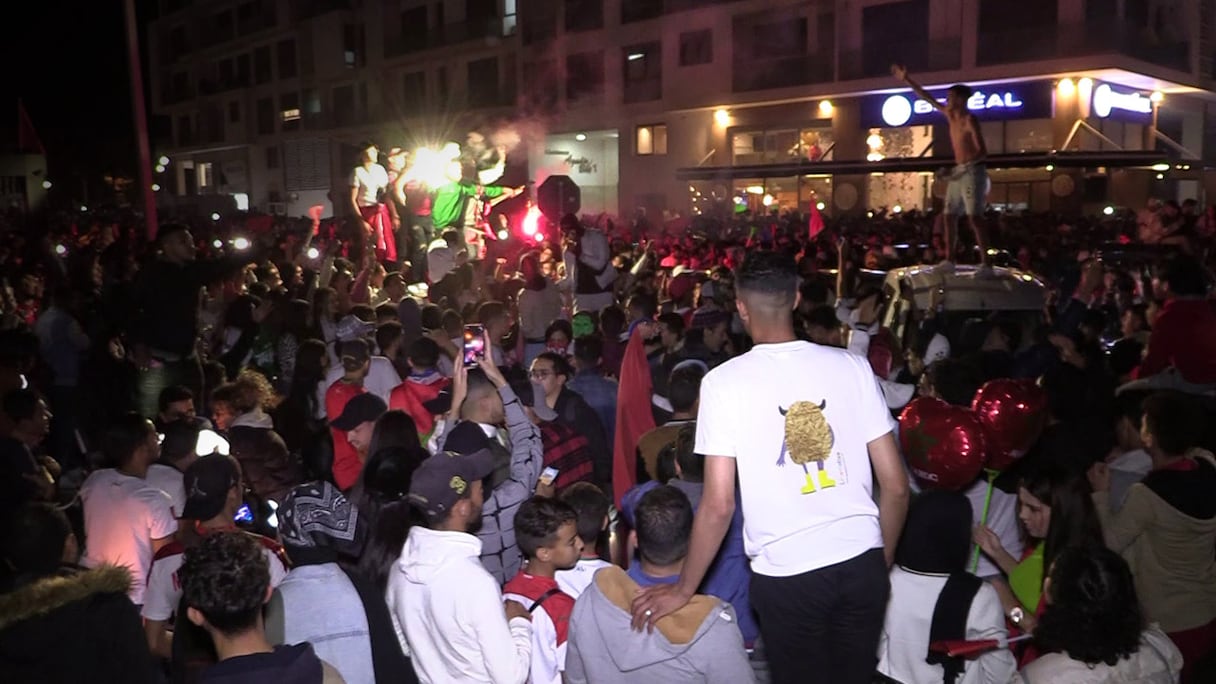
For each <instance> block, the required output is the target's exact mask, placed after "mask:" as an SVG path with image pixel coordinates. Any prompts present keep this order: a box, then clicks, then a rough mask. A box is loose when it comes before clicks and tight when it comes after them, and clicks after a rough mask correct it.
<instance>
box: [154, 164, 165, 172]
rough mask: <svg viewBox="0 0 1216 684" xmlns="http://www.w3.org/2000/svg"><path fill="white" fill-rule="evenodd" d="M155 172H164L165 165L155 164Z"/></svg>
mask: <svg viewBox="0 0 1216 684" xmlns="http://www.w3.org/2000/svg"><path fill="white" fill-rule="evenodd" d="M156 172H157V173H164V172H165V165H164V164H157V165H156Z"/></svg>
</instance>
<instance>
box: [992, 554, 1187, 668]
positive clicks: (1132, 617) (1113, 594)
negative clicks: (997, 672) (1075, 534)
mask: <svg viewBox="0 0 1216 684" xmlns="http://www.w3.org/2000/svg"><path fill="white" fill-rule="evenodd" d="M1044 604H1045V608H1044V610H1043V614H1042V616H1041V618H1040V620H1039V623H1038V625H1037V626H1036V627H1035V629H1034V639H1035V644H1036V645H1037V646H1038V648H1039V650H1040V651H1042V652H1043V653H1045V654H1046V655H1044V656H1042V657H1041V658H1039V659H1038V660H1036V661H1035V662H1033V663H1031V664H1030V665H1027V666H1026V668H1025V669H1023V670H1022V672H1021V673H1019V674H1018V676H1017V677H1016V678H1014V682H1015V684H1115V683H1118V682H1137V683H1138V684H1176V683H1177V682H1178V677H1179V673H1180V671H1181V669H1182V655H1181V654H1180V653H1178V649H1177V648H1175V647H1174V645H1173V644H1172V643H1171V642H1170V640H1169V638H1168V637H1166V635H1165V634H1164V633H1162V632H1161V629H1160V628H1159V627H1157V626H1156V625H1146V624H1145V622H1144V616H1143V614H1142V612H1141V610H1140V602H1139V601H1138V600H1137V597H1136V588H1135V585H1134V583H1133V582H1132V573H1131V570H1130V569H1129V568H1128V567H1127V563H1126V562H1124V560H1123V559H1122V558H1120V557H1119V556H1118V554H1115V553H1114V552H1112V551H1109V550H1107V549H1105V548H1101V547H1085V546H1074V547H1071V548H1068V549H1065V550H1064V551H1063V552H1062V553H1061V554H1060V555H1059V557H1058V558H1056V560H1055V563H1054V564H1053V565H1052V568H1051V575H1050V578H1049V579H1048V582H1047V588H1046V592H1045V594H1044Z"/></svg>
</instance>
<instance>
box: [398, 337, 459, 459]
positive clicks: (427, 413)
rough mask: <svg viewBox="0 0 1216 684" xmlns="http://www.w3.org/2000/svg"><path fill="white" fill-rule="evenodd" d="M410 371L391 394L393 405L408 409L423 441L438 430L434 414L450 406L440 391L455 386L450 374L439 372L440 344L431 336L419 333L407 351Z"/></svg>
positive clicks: (425, 441)
mask: <svg viewBox="0 0 1216 684" xmlns="http://www.w3.org/2000/svg"><path fill="white" fill-rule="evenodd" d="M406 354H407V357H406V358H407V359H408V361H409V364H410V372H409V375H407V376H406V378H405V380H404V381H402V383H401V384H400V385H397V386H396V387H395V388H394V389H393V392H392V394H390V395H389V400H388V407H389V408H390V409H395V410H401V411H405V412H406V413H408V414H409V415H410V418H413V419H414V425H416V426H417V427H418V437H419V438H420V439H421V440H422V443H423V444H426V443H427V441H428V440H429V439H430V438H431V433H432V432H433V431H434V430H435V416H437V415H440V414H443V413H446V412H447V407H445V406H443V401H442V400H440V398H439V395H440V393H442V392H443V391H444V390H446V389H448V388H449V387H451V386H452V381H451V379H450V378H447V377H444V375H443V374H442V373H440V372H439V354H440V349H439V345H438V344H437V343H436V342H435V340H432V339H431V338H429V337H419V338H418V339H416V340H414V341H413V342H411V343H410V346H409V349H408V351H407V352H406Z"/></svg>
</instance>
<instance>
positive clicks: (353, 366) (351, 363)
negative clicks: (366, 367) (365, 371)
mask: <svg viewBox="0 0 1216 684" xmlns="http://www.w3.org/2000/svg"><path fill="white" fill-rule="evenodd" d="M338 349H339V350H340V351H341V353H342V367H343V368H344V369H346V370H348V371H356V370H359V369H360V368H362V367H363V364H365V363H367V360H368V359H370V358H371V357H372V352H371V348H370V347H368V346H367V341H366V340H363V339H355V340H346V341H344V342H339V343H338Z"/></svg>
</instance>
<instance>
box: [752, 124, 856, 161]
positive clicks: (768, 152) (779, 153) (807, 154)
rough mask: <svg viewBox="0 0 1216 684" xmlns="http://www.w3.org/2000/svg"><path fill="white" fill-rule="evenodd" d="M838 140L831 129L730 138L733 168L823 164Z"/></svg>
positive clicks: (766, 132)
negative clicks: (784, 164)
mask: <svg viewBox="0 0 1216 684" xmlns="http://www.w3.org/2000/svg"><path fill="white" fill-rule="evenodd" d="M834 140H835V138H834V136H833V135H832V129H831V127H828V126H823V127H815V128H785V129H771V130H758V131H742V132H739V133H735V134H733V135H732V136H731V153H732V159H733V162H732V163H734V164H736V165H740V166H743V165H747V164H779V163H782V162H788V161H796V160H803V161H822V160H823V159H824V155H826V154H828V150H830V149H831V147H832V143H833V141H834Z"/></svg>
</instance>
